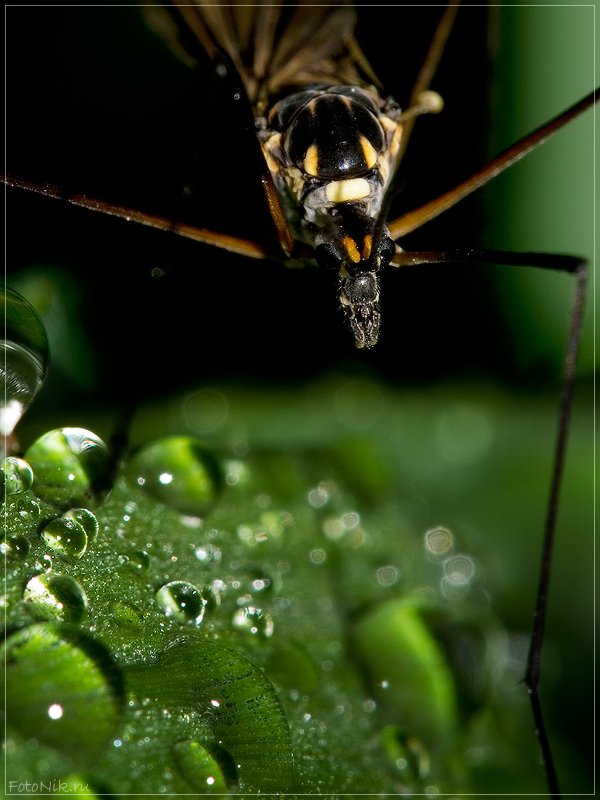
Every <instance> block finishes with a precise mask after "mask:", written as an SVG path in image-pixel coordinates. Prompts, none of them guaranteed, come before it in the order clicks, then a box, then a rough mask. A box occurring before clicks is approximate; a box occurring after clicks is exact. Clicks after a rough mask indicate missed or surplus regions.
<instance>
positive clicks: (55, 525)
mask: <svg viewBox="0 0 600 800" xmlns="http://www.w3.org/2000/svg"><path fill="white" fill-rule="evenodd" d="M41 536H42V539H43V540H44V542H45V543H46V544H47V545H48V547H50V548H51V549H52V550H55V551H57V552H59V553H61V554H62V555H64V556H69V557H71V558H81V556H82V555H83V554H84V553H85V551H86V548H87V535H86V532H85V530H84V529H83V526H82V525H80V524H79V523H78V522H75V520H73V519H64V518H62V519H53V520H52V522H49V523H48V524H47V525H46V527H45V528H44V529H43V531H42V534H41Z"/></svg>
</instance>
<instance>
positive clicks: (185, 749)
mask: <svg viewBox="0 0 600 800" xmlns="http://www.w3.org/2000/svg"><path fill="white" fill-rule="evenodd" d="M173 755H174V757H175V763H176V764H177V766H178V767H179V769H180V771H181V774H182V775H183V777H184V778H185V779H186V780H187V781H188V783H189V784H190V785H191V786H192V787H193V788H194V789H195V790H196V791H197V792H200V793H202V794H208V795H210V794H221V795H223V794H229V792H228V786H227V783H228V781H227V780H226V776H227V777H228V778H229V784H230V785H233V786H235V765H234V763H233V759H232V758H231V756H230V755H229V753H227V751H226V750H225V749H224V748H223V747H220V746H219V745H215V744H213V745H212V746H211V745H209V744H208V743H204V742H203V743H200V742H195V741H193V740H192V739H187V740H185V741H181V742H177V743H176V744H175V745H173ZM220 762H224V764H223V763H220ZM224 766H225V769H223V767H224ZM227 767H229V769H227ZM232 778H233V780H232Z"/></svg>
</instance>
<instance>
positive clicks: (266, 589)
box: [248, 568, 275, 595]
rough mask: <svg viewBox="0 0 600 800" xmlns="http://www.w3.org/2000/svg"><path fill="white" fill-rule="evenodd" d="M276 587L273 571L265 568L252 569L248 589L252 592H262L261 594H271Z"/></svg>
mask: <svg viewBox="0 0 600 800" xmlns="http://www.w3.org/2000/svg"><path fill="white" fill-rule="evenodd" d="M274 588H275V580H274V578H273V576H272V575H271V573H269V572H267V571H266V570H264V569H260V568H258V569H252V570H250V576H249V579H248V589H249V591H250V592H251V593H256V592H260V594H261V595H266V594H271V592H272V591H273V589H274Z"/></svg>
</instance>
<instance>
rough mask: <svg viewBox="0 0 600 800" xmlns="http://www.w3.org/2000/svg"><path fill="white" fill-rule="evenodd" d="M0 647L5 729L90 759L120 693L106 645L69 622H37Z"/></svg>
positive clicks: (113, 720)
mask: <svg viewBox="0 0 600 800" xmlns="http://www.w3.org/2000/svg"><path fill="white" fill-rule="evenodd" d="M2 650H3V652H2V654H1V657H2V663H4V664H6V672H5V681H6V684H5V685H6V694H5V698H6V721H7V726H8V730H9V734H10V732H12V731H16V732H18V733H19V734H20V735H21V736H22V737H23V738H25V739H26V740H27V741H32V742H40V743H42V744H45V745H48V746H49V747H52V748H54V749H57V750H60V751H61V752H63V753H66V754H68V755H69V756H70V757H71V758H72V759H73V760H74V762H75V763H80V764H89V763H91V762H92V760H93V759H94V758H95V757H97V755H98V753H99V752H100V751H101V749H102V748H103V747H104V745H105V744H106V742H107V741H108V739H109V738H110V736H111V735H112V734H113V733H114V730H115V727H116V725H117V723H118V719H119V714H120V709H121V706H122V703H123V696H124V691H123V682H122V679H121V674H120V671H119V669H118V668H117V666H116V665H115V663H114V661H113V659H112V658H111V656H110V654H109V653H108V651H107V650H106V649H105V647H104V646H103V645H101V644H100V643H99V642H97V641H95V640H94V639H92V638H91V637H89V636H86V635H84V634H82V633H80V632H79V631H76V630H74V629H72V628H67V627H66V626H60V625H56V624H54V623H37V624H34V625H30V626H29V627H27V628H22V629H20V630H18V631H16V633H13V634H12V635H11V636H9V637H8V639H7V640H6V642H5V644H4V645H3V647H2ZM15 777H18V776H15Z"/></svg>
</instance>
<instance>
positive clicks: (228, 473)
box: [223, 461, 250, 486]
mask: <svg viewBox="0 0 600 800" xmlns="http://www.w3.org/2000/svg"><path fill="white" fill-rule="evenodd" d="M223 472H224V475H225V483H226V484H227V485H228V486H236V485H240V486H243V485H245V484H247V483H248V482H249V480H250V470H249V469H248V466H247V465H246V464H245V463H244V462H243V461H226V462H225V464H224V465H223Z"/></svg>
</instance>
